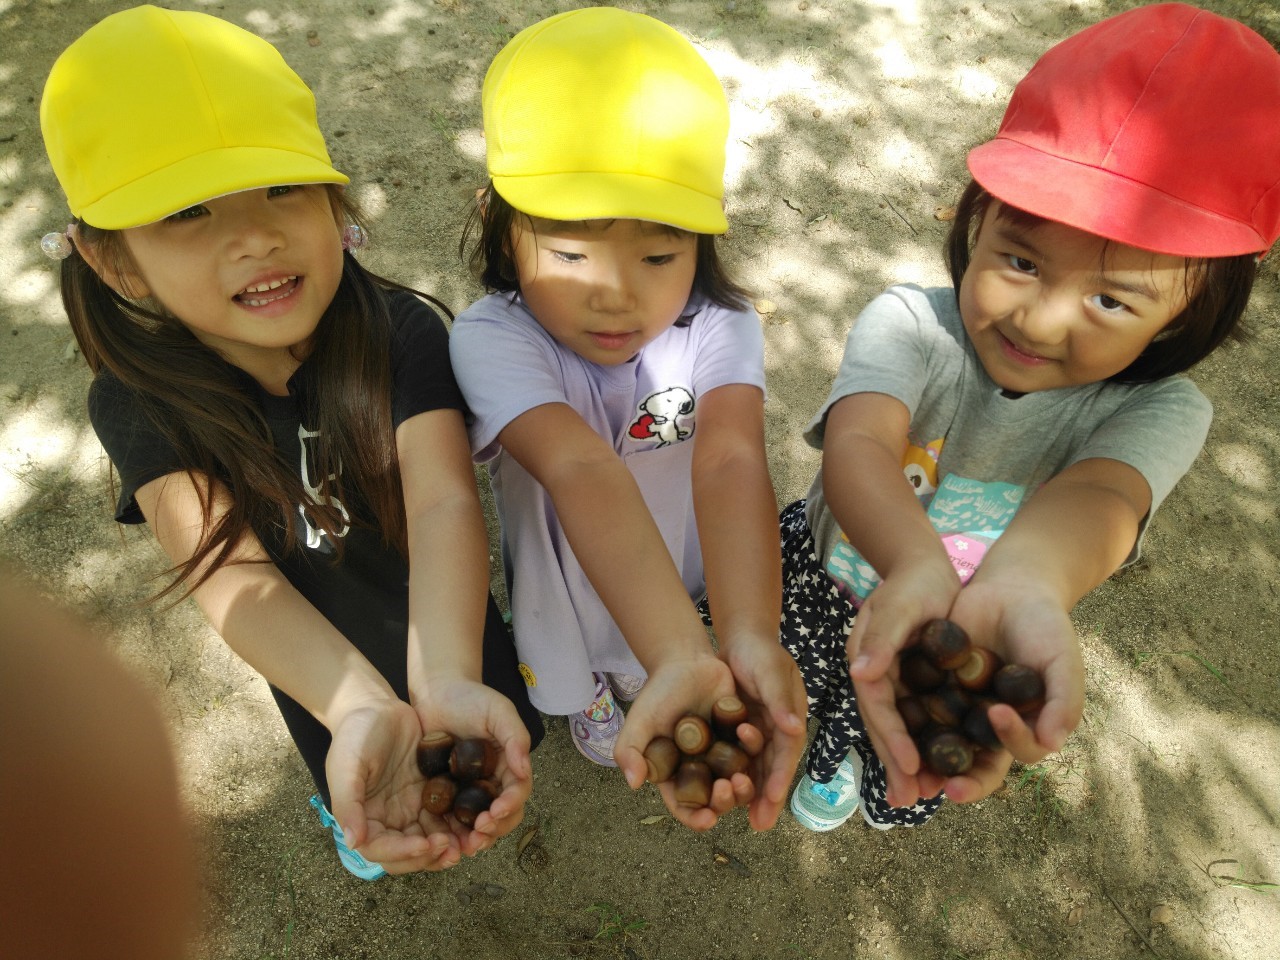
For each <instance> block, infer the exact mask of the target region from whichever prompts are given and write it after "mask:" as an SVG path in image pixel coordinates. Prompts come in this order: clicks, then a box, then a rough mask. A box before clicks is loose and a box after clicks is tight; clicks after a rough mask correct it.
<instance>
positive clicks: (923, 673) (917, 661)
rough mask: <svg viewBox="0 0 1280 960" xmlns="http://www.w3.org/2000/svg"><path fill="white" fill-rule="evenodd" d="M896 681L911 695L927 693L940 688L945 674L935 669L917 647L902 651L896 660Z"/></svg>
mask: <svg viewBox="0 0 1280 960" xmlns="http://www.w3.org/2000/svg"><path fill="white" fill-rule="evenodd" d="M898 679H899V680H901V681H902V683H903V685H904V686H905V687H906V688H907V689H908V690H910V691H911V692H912V693H928V692H929V691H930V690H936V689H938V687H940V686H942V682H943V680H945V679H946V674H945V673H944V672H943V671H941V670H939V669H938V668H937V667H935V666H934V665H933V664H932V663H931V662H930V660H929V658H928V657H927V656H925V652H924V651H923V650H921V649H920V648H919V647H910V648H908V649H906V650H904V651H902V656H901V657H900V658H899V660H898Z"/></svg>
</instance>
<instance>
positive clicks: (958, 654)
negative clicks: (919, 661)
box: [920, 619, 970, 670]
mask: <svg viewBox="0 0 1280 960" xmlns="http://www.w3.org/2000/svg"><path fill="white" fill-rule="evenodd" d="M969 646H970V644H969V635H968V634H967V633H965V631H964V628H962V627H961V626H960V625H959V624H957V623H953V622H952V621H950V620H943V619H937V620H930V621H929V622H928V623H926V624H925V625H924V627H923V628H922V629H921V631H920V647H921V649H922V650H924V653H925V656H927V657H928V658H929V660H930V662H932V663H933V665H934V666H935V667H937V668H938V669H939V670H954V669H955V668H956V667H958V666H960V664H962V663H964V661H965V657H966V656H967V655H968V653H969Z"/></svg>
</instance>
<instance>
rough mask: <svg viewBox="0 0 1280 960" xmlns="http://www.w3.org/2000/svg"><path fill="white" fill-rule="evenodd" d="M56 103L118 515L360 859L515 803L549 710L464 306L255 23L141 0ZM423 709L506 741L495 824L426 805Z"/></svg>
mask: <svg viewBox="0 0 1280 960" xmlns="http://www.w3.org/2000/svg"><path fill="white" fill-rule="evenodd" d="M40 118H41V125H42V128H43V131H44V137H45V144H46V147H47V149H48V153H49V158H50V160H51V162H52V164H53V168H54V172H55V173H56V174H57V176H58V180H59V182H60V183H61V185H62V187H63V190H64V191H65V193H66V196H67V200H68V204H69V205H70V207H71V210H72V213H73V214H74V215H75V217H76V221H75V222H74V223H73V224H72V225H71V227H70V228H69V229H68V231H67V233H66V234H65V235H64V234H50V235H49V236H47V237H46V238H45V240H44V246H45V247H46V250H47V251H49V252H50V253H52V254H54V255H56V256H61V257H66V258H67V259H65V260H64V262H63V267H62V293H63V302H64V304H65V306H66V310H67V314H68V316H69V317H70V320H71V324H72V327H73V329H74V331H75V335H76V338H77V340H78V342H79V344H80V348H81V350H82V352H83V353H84V356H85V359H86V360H87V361H88V363H89V366H90V367H91V368H92V370H93V371H94V373H95V378H94V381H93V385H92V388H91V390H90V395H89V413H90V417H91V419H92V421H93V425H94V429H95V430H96V431H97V433H98V436H99V438H100V439H101V441H102V443H103V446H104V447H105V448H106V450H107V452H108V454H109V455H110V457H111V460H112V462H113V463H114V465H115V467H116V469H117V471H118V472H119V474H120V481H121V490H120V499H119V505H118V507H117V512H116V518H117V519H118V520H119V521H121V522H123V523H141V522H144V521H145V522H148V523H150V524H151V528H152V531H153V532H154V533H155V535H156V538H157V539H158V540H159V542H160V545H161V547H162V548H163V549H164V551H165V553H166V554H167V555H168V556H169V558H170V559H171V560H172V561H173V563H174V564H175V570H176V571H177V574H178V577H177V579H176V581H175V582H174V583H173V584H172V585H171V586H170V587H169V589H168V590H166V591H164V592H166V593H167V592H169V591H170V590H174V589H176V588H180V589H181V590H182V591H184V592H190V593H191V594H192V595H193V596H194V597H195V598H196V601H197V602H198V603H199V604H200V607H201V609H202V610H203V611H204V613H205V614H206V615H207V616H208V618H209V620H210V622H211V623H212V625H213V626H214V628H215V629H217V631H218V632H219V633H220V634H221V635H222V636H223V638H224V639H225V640H226V641H227V643H228V644H229V645H230V646H231V647H232V649H234V650H235V651H236V652H237V653H238V654H239V655H240V656H242V657H244V659H245V660H246V661H247V662H248V663H249V664H251V665H252V666H253V667H254V668H255V669H257V670H258V671H259V672H261V673H262V675H263V676H264V677H265V678H266V679H267V680H268V681H269V682H270V684H271V690H272V693H273V694H274V696H275V698H276V701H277V703H278V704H279V706H280V710H281V712H282V714H283V715H284V719H285V722H286V724H287V725H288V728H289V732H290V734H291V735H292V737H293V739H294V741H295V743H297V745H298V748H299V750H300V751H301V753H302V756H303V759H304V760H305V761H306V763H307V766H308V768H309V769H310V771H311V774H312V777H313V778H314V779H315V782H316V786H317V789H318V790H319V795H318V797H314V798H312V804H313V806H315V807H316V809H317V811H318V812H319V814H320V816H321V820H322V822H323V823H324V824H325V825H326V826H329V827H331V828H332V830H333V834H334V839H335V842H336V844H337V849H338V853H339V856H340V858H341V860H342V863H343V864H344V865H345V866H346V867H347V868H348V869H349V870H351V871H352V872H353V873H355V874H357V875H358V876H361V877H365V878H367V879H375V878H376V877H378V876H381V875H382V873H383V871H384V869H385V870H386V871H388V872H407V871H410V870H419V869H440V868H443V867H447V866H450V865H452V864H454V863H456V862H458V859H459V857H460V855H461V854H464V853H465V854H473V853H476V852H477V851H479V850H481V849H483V848H484V847H486V846H488V845H490V844H492V843H493V842H494V840H495V839H496V838H497V837H499V836H501V835H502V834H504V833H506V832H508V831H509V830H511V829H512V828H514V827H515V825H516V824H517V823H518V822H519V820H520V817H521V816H522V813H523V805H524V801H525V800H526V799H527V797H528V794H529V790H530V768H529V758H528V751H529V749H530V746H531V739H532V740H534V741H536V740H537V739H539V738H540V736H541V727H540V721H539V719H538V717H537V714H536V712H534V711H533V710H532V708H531V707H530V706H529V704H528V701H527V697H526V694H525V692H524V689H523V685H522V684H521V683H520V681H519V676H518V674H517V672H516V664H515V658H514V654H513V651H512V649H511V646H510V642H509V641H508V640H507V639H506V635H505V632H504V629H503V626H502V623H501V618H500V615H499V614H498V613H497V610H496V608H495V606H494V604H493V602H492V599H491V598H489V599H487V597H486V594H487V586H486V585H487V576H488V563H487V544H486V538H485V532H484V526H483V516H482V513H481V510H480V506H479V498H478V496H477V493H476V489H475V482H474V477H473V475H472V472H471V469H472V468H471V465H470V460H469V457H468V451H467V446H466V434H465V427H464V425H463V419H462V414H461V410H462V406H463V404H462V400H461V396H460V395H459V393H458V390H457V387H456V385H455V383H454V380H453V377H452V375H451V373H450V368H449V365H448V357H447V342H446V333H445V330H444V327H443V324H442V321H441V320H440V318H439V317H438V316H437V315H436V314H434V313H433V312H432V311H431V309H430V308H428V307H427V306H425V305H424V304H423V303H422V302H421V301H420V300H418V299H417V298H416V297H414V296H412V295H411V294H410V293H408V292H406V291H405V290H404V289H403V288H399V287H396V286H395V285H394V284H389V283H387V282H385V281H381V280H379V279H378V278H376V277H373V276H372V275H370V274H369V273H368V272H366V271H365V270H364V269H362V268H361V267H360V265H359V264H358V263H357V262H356V261H355V260H354V259H353V257H352V256H351V254H350V253H349V252H347V248H348V247H351V246H356V245H357V243H356V241H358V239H359V238H360V237H361V233H360V231H359V228H358V227H355V226H354V225H351V226H344V224H345V223H346V222H347V218H348V217H349V216H350V215H351V212H350V208H349V206H348V204H347V202H346V201H345V199H344V196H343V192H342V187H341V185H342V184H345V183H346V182H347V178H346V177H345V176H343V175H342V174H341V173H339V172H338V171H337V170H335V169H334V168H333V167H332V166H331V164H330V160H329V156H328V153H327V151H326V149H325V145H324V140H323V137H322V136H321V133H320V130H319V128H318V126H317V123H316V112H315V101H314V98H313V97H312V95H311V91H310V90H309V89H308V88H307V87H306V85H305V84H304V83H303V82H302V81H301V79H300V78H299V77H298V76H297V74H295V73H294V72H293V71H292V70H291V69H289V67H288V65H287V64H286V63H285V62H284V60H283V59H281V57H280V55H279V53H277V52H276V50H275V48H274V47H272V46H271V45H270V44H268V43H267V42H266V41H264V40H261V39H259V38H258V37H255V36H253V35H252V34H250V33H247V32H245V31H244V30H241V29H240V28H239V27H236V26H233V25H232V24H229V23H227V22H225V21H222V20H219V19H216V18H214V17H210V16H207V15H204V14H199V13H185V12H171V11H166V10H161V9H158V8H156V7H150V6H143V7H136V8H133V9H131V10H127V11H124V12H122V13H118V14H115V15H113V16H110V17H107V18H106V19H105V20H103V21H102V22H100V23H99V24H97V25H96V26H94V27H93V28H92V29H90V30H89V31H88V32H87V33H85V34H84V35H83V36H82V37H81V38H80V39H79V40H77V41H76V42H75V43H73V44H72V45H71V46H70V47H69V48H68V49H67V50H66V51H65V52H64V53H63V55H62V56H61V57H60V58H59V60H58V61H57V63H56V64H55V65H54V67H53V70H52V72H51V74H50V76H49V80H48V82H47V85H46V87H45V92H44V98H43V100H42V102H41V107H40ZM433 302H434V301H433ZM482 680H483V683H482V682H481V681H482ZM486 685H487V686H486ZM504 694H505V696H504ZM508 698H511V699H508ZM512 700H514V701H515V704H516V706H513V705H512ZM429 730H448V731H452V732H454V733H455V734H459V735H469V736H486V737H491V738H493V739H495V740H497V741H498V742H500V743H502V744H503V745H504V746H505V753H504V760H503V761H502V763H501V766H500V771H499V776H500V779H501V784H502V792H501V794H500V795H499V796H498V797H497V799H495V801H494V803H493V807H492V809H491V810H490V811H489V813H488V814H487V815H482V816H481V817H480V818H479V820H477V821H476V824H475V829H474V830H466V829H464V828H462V827H461V826H460V825H459V824H457V823H456V822H453V821H452V820H449V821H447V822H446V821H445V820H441V819H439V818H435V817H432V816H429V815H428V814H427V813H426V812H425V811H423V810H422V802H421V795H422V782H423V778H422V775H421V774H420V773H419V772H418V770H417V765H416V763H415V747H416V744H417V742H418V740H419V738H420V737H421V736H422V734H423V732H424V731H429ZM331 810H332V814H331V813H330V811H331ZM335 815H336V818H337V819H336V821H335ZM339 823H340V824H341V826H339ZM356 848H359V849H360V850H361V851H362V853H363V856H362V854H361V853H358V852H356ZM380 864H381V866H380Z"/></svg>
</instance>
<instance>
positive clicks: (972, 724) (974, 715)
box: [960, 697, 1004, 750]
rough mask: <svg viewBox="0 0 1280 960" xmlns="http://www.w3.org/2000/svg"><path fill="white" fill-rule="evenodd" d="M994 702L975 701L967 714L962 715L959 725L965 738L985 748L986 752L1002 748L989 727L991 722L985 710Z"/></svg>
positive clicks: (993, 731) (985, 699)
mask: <svg viewBox="0 0 1280 960" xmlns="http://www.w3.org/2000/svg"><path fill="white" fill-rule="evenodd" d="M994 702H995V701H994V700H988V699H987V698H985V697H983V698H982V699H980V700H977V701H975V702H974V704H973V706H972V707H970V708H969V712H968V713H966V714H965V715H964V721H963V722H962V723H961V724H960V729H961V731H962V732H963V733H964V735H965V736H966V737H968V738H969V739H970V740H972V741H973V742H974V743H976V744H977V745H978V746H980V747H986V748H987V749H988V750H999V749H1000V748H1001V747H1003V746H1004V744H1002V743H1001V742H1000V738H999V737H998V736H996V732H995V729H994V728H993V727H992V726H991V720H990V719H989V718H988V717H987V710H988V708H989V707H990V706H991V704H992V703H994Z"/></svg>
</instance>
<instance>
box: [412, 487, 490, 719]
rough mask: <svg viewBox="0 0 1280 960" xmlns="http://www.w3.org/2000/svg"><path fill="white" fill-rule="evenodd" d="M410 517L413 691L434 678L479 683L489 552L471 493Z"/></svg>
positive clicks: (420, 692) (417, 693)
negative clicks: (444, 677) (458, 678)
mask: <svg viewBox="0 0 1280 960" xmlns="http://www.w3.org/2000/svg"><path fill="white" fill-rule="evenodd" d="M467 493H468V494H469V495H464V496H459V497H455V498H453V499H451V500H449V501H447V502H445V503H441V504H438V505H436V506H435V508H434V509H432V510H431V511H430V512H427V513H424V514H422V515H420V516H412V517H410V518H409V555H410V556H411V557H412V558H413V560H412V563H411V564H410V569H409V652H408V656H409V659H408V669H409V689H410V691H412V692H413V693H414V696H415V698H416V697H419V696H424V695H425V694H426V690H427V688H428V687H429V685H430V682H431V679H432V678H433V677H436V678H439V677H443V676H445V675H449V676H452V677H463V678H466V679H468V680H476V681H478V680H480V678H481V666H482V653H483V639H482V638H483V636H484V620H485V611H486V606H487V602H488V596H489V551H488V538H487V535H486V532H485V526H484V516H483V514H482V513H481V510H480V502H479V500H478V499H477V498H476V497H475V495H474V493H473V492H471V491H468V492H467Z"/></svg>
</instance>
